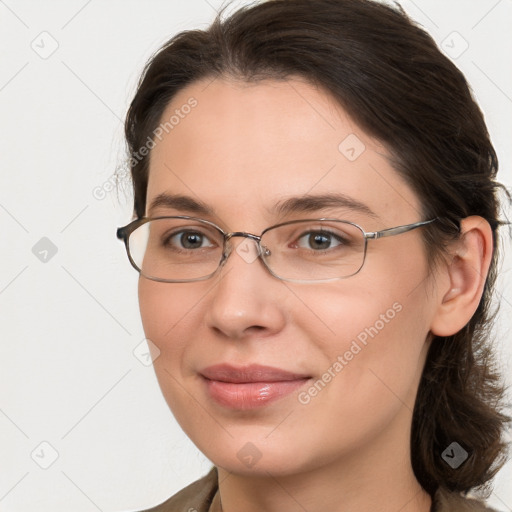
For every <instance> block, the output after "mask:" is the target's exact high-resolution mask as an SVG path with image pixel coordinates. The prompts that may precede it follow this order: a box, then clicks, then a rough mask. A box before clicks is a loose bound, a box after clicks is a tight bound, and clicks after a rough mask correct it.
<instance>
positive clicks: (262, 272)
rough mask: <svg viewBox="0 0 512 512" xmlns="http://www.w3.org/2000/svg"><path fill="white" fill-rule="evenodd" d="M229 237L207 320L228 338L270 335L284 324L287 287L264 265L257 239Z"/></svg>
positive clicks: (208, 307) (212, 293) (211, 293)
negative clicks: (228, 246)
mask: <svg viewBox="0 0 512 512" xmlns="http://www.w3.org/2000/svg"><path fill="white" fill-rule="evenodd" d="M237 235H238V236H242V237H244V238H242V239H241V240H240V239H234V240H230V242H231V243H230V252H229V256H228V259H227V260H226V261H225V263H224V264H223V266H222V267H221V268H220V269H219V271H218V273H217V274H216V276H215V278H214V283H213V289H212V290H211V292H210V293H209V294H208V297H209V302H208V306H207V313H206V317H205V321H206V323H207V325H208V326H209V328H211V329H213V330H215V331H216V332H217V333H222V335H224V336H225V337H227V338H231V339H237V340H239V339H243V338H245V337H248V336H250V335H258V336H264V337H266V336H270V335H273V334H276V333H277V332H279V331H280V330H281V329H283V328H284V325H285V318H286V315H285V311H284V309H283V308H284V304H285V300H284V297H283V294H284V293H286V292H287V290H286V288H285V287H284V286H283V285H282V283H281V282H280V281H279V279H277V278H276V277H274V276H272V275H271V274H270V273H269V272H268V270H267V269H266V268H265V266H264V264H263V262H262V261H261V258H259V257H258V248H257V245H256V241H255V240H254V239H252V238H248V237H245V235H244V234H238V233H237Z"/></svg>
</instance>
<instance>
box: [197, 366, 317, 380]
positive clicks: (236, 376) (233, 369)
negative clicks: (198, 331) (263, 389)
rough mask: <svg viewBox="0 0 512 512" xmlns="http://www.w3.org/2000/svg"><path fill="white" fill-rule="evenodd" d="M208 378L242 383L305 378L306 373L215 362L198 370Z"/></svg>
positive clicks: (306, 376) (270, 367)
mask: <svg viewBox="0 0 512 512" xmlns="http://www.w3.org/2000/svg"><path fill="white" fill-rule="evenodd" d="M199 373H200V374H201V375H202V376H203V377H206V378H207V379H209V380H217V381H220V382H231V383H235V384H243V383H247V382H281V381H291V380H299V379H307V378H309V376H308V375H304V374H299V373H294V372H289V371H287V370H282V369H281V368H274V367H272V366H262V365H259V364H251V365H248V366H232V365H230V364H217V365H214V366H208V367H207V368H205V369H204V370H201V371H200V372H199Z"/></svg>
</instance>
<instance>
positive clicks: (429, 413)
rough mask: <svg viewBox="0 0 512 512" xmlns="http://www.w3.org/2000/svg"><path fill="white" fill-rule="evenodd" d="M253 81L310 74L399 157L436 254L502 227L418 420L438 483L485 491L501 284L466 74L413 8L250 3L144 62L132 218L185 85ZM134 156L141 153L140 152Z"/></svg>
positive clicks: (437, 342)
mask: <svg viewBox="0 0 512 512" xmlns="http://www.w3.org/2000/svg"><path fill="white" fill-rule="evenodd" d="M222 76H226V77H231V78H235V79H240V80H244V81H246V82H256V81H258V80H262V79H278V80H279V79H286V78H287V77H293V76H295V77H302V78H305V79H306V80H308V81H309V82H310V83H312V84H315V85H317V86H319V87H321V88H322V89H323V90H325V91H327V92H328V93H330V94H331V95H332V96H333V97H334V98H335V99H336V100H337V101H338V102H339V104H340V105H341V106H342V107H343V108H344V109H345V110H346V111H347V112H348V114H349V115H350V116H351V117H352V119H354V120H355V122H356V123H357V124H358V125H359V126H360V127H361V128H362V129H363V130H365V131H366V132H367V133H368V134H370V135H372V136H374V137H375V138H376V139H378V140H380V141H381V142H382V143H383V144H384V145H385V146H386V147H387V148H388V150H389V151H390V152H391V154H392V155H393V165H394V167H395V169H396V171H397V172H398V173H400V175H401V176H403V177H404V178H405V179H406V181H407V183H408V184H409V185H410V186H411V187H412V189H413V190H414V191H415V192H416V194H417V195H418V197H419V198H420V200H421V203H422V208H423V212H422V213H423V216H424V218H425V219H430V218H434V217H439V218H440V219H441V222H436V223H433V224H431V225H429V226H428V227H426V228H425V229H424V230H422V231H423V233H424V238H425V244H426V248H427V251H428V255H429V256H431V257H432V258H430V260H431V261H432V262H434V261H437V258H438V256H439V255H442V254H443V248H444V247H445V244H446V243H447V241H449V240H450V239H455V238H457V237H458V236H459V226H460V221H461V219H463V218H465V217H467V216H470V215H480V216H482V217H484V218H485V219H487V221H488V222H489V224H490V225H491V228H492V231H493V235H494V250H495V251H494V256H493V260H492V264H491V268H490V271H489V274H488V276H487V281H486V285H485V289H484V293H483V296H482V298H481V301H480V304H479V306H478V309H477V311H476V312H475V314H474V315H473V317H472V318H471V320H470V321H469V323H468V324H467V325H466V326H465V327H464V329H462V330H461V331H460V332H458V333H456V334H455V335H453V336H449V337H433V340H432V344H431V347H430V351H429V353H428V356H427V361H426V364H425V368H424V371H423V375H422V379H421V382H420V385H419V389H418V394H417V399H416V404H415V409H414V413H413V421H412V435H411V452H412V455H411V457H412V466H413V469H414V472H415V475H416V477H417V479H418V481H419V482H420V484H421V485H422V486H423V488H424V489H425V490H426V491H427V492H429V493H430V494H431V495H433V494H434V493H435V491H436V490H437V489H438V488H439V487H444V488H447V489H449V490H453V491H468V490H470V489H472V488H475V487H482V486H484V484H486V483H487V482H488V481H489V480H490V479H491V478H492V477H493V476H494V475H495V473H496V472H497V471H498V469H499V468H500V467H501V466H502V465H503V463H504V462H505V460H506V458H505V453H506V444H505V443H504V442H503V440H502V437H501V436H502V433H503V430H504V428H505V426H506V423H507V422H508V421H509V418H508V417H507V416H505V415H504V414H503V412H502V410H503V407H502V400H503V397H504V387H503V384H502V383H501V382H500V380H499V378H498V374H497V373H496V369H495V364H494V360H493V357H492V352H491V348H490V340H489V331H490V328H491V323H492V322H491V321H492V320H493V317H494V315H493V314H491V311H490V303H491V295H492V291H493V289H494V283H495V279H496V268H497V267H496V262H497V250H496V249H497V246H498V244H497V240H498V238H497V229H498V227H499V225H500V221H499V220H498V200H497V191H498V188H499V187H500V185H499V184H498V183H497V182H496V181H495V177H496V172H497V168H498V161H497V157H496V153H495V151H494V148H493V146H492V144H491V142H490V140H489V135H488V132H487V129H486V126H485V122H484V119H483V115H482V113H481V111H480V109H479V107H478V106H477V104H476V103H475V101H474V100H473V98H472V95H471V92H470V89H469V87H468V84H467V82H466V80H465V78H464V76H463V74H462V73H461V72H460V71H459V70H458V69H457V67H456V66H455V65H454V64H453V63H452V62H451V61H450V60H449V59H448V58H447V57H445V56H444V55H443V54H442V53H441V52H440V51H439V49H438V48H437V46H436V44H435V42H434V41H433V39H432V38H431V37H430V36H429V35H428V34H427V33H426V32H425V31H424V30H423V29H421V28H420V27H418V26H417V25H416V24H415V23H414V22H412V21H411V20H410V19H409V18H408V17H407V16H406V14H405V13H404V12H403V11H402V10H399V9H395V8H392V7H389V6H385V5H383V4H380V3H377V2H375V1H373V0H269V1H267V2H263V3H256V4H255V5H251V6H247V7H243V8H240V9H239V10H237V11H236V12H235V13H234V14H232V15H230V16H229V17H227V18H226V19H223V11H221V13H219V15H218V16H217V18H216V19H215V21H214V22H213V24H212V25H211V26H210V27H209V28H208V29H207V30H204V31H203V30H191V31H186V32H182V33H180V34H178V35H176V36H175V37H173V38H172V39H171V40H170V41H169V42H167V43H166V44H165V45H164V46H163V47H162V48H161V49H160V50H159V51H158V52H157V53H156V54H155V55H154V56H153V57H152V59H151V60H150V61H149V62H148V64H147V65H146V67H145V69H144V71H143V74H142V76H141V79H140V82H139V84H138V90H137V93H136V95H135V97H134V99H133V101H132V103H131V105H130V109H129V112H128V115H127V119H126V124H125V133H126V139H127V145H128V150H129V152H130V168H131V175H132V180H133V189H134V213H135V215H136V216H137V217H143V216H144V212H145V207H146V191H147V183H148V172H149V156H150V155H147V156H145V157H142V158H141V157H140V156H139V155H138V153H137V152H138V149H139V148H141V147H143V146H144V145H145V144H146V141H147V140H148V137H149V138H151V137H152V135H153V131H154V130H155V129H156V128H157V126H158V125H159V123H160V122H161V116H162V113H163V111H164V109H165V107H166V106H167V105H168V103H169V102H170V101H171V99H172V98H173V97H174V96H175V95H176V93H177V92H178V91H180V90H181V89H183V88H185V87H186V86H187V85H189V84H191V83H192V82H195V81H198V80H200V79H205V78H212V79H213V78H215V77H222ZM135 154H137V158H134V155H135ZM452 442H457V443H458V444H459V445H461V446H462V447H463V448H464V449H465V450H466V451H467V452H468V453H469V458H468V459H467V460H466V461H465V462H464V463H463V464H462V465H461V466H460V467H459V468H457V469H452V467H451V466H450V465H448V464H447V463H446V462H445V461H444V460H443V458H442V457H441V455H442V452H443V451H444V450H445V449H446V448H447V447H448V446H449V445H450V444H451V443H452Z"/></svg>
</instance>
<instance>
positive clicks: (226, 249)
mask: <svg viewBox="0 0 512 512" xmlns="http://www.w3.org/2000/svg"><path fill="white" fill-rule="evenodd" d="M159 219H187V220H195V221H199V222H203V223H205V224H208V225H209V226H212V227H213V228H215V229H216V230H217V231H218V232H219V233H220V234H221V235H222V236H223V237H224V245H223V248H222V258H221V259H220V261H219V265H218V267H217V268H216V269H215V270H214V271H213V272H212V273H211V274H209V275H207V276H204V277H199V278H194V279H161V278H157V277H151V276H146V275H144V274H143V272H142V270H141V269H140V268H139V267H138V266H137V265H136V264H135V262H134V261H133V259H132V257H131V254H130V248H129V243H128V240H129V238H130V235H131V234H132V233H133V232H134V231H135V230H136V229H137V228H139V227H140V226H142V225H144V224H146V223H147V222H150V221H152V220H159ZM436 220H438V218H437V217H436V218H434V219H431V220H425V221H421V222H414V223H413V224H404V225H402V226H395V227H393V228H387V229H383V230H381V231H369V232H367V231H365V230H364V229H363V228H362V227H361V226H359V225H358V224H355V223H354V222H350V221H346V220H342V219H332V218H327V217H324V218H321V219H298V220H291V221H288V222H282V223H280V224H275V225H273V226H270V227H268V228H266V229H264V230H263V231H262V232H261V235H259V236H258V235H254V234H252V233H246V232H244V231H235V232H233V233H226V232H224V231H223V230H222V228H220V227H219V226H217V224H214V223H213V222H210V221H209V220H205V219H200V218H198V217H189V216H187V215H169V216H162V217H152V218H151V217H142V218H139V219H135V220H133V221H132V222H130V223H129V224H127V225H126V226H123V227H120V228H118V229H117V231H116V235H117V238H118V239H119V240H121V241H122V242H124V245H125V248H126V254H127V255H128V259H129V260H130V263H131V265H132V267H133V268H134V269H135V270H137V272H139V274H141V275H142V276H144V277H146V278H147V279H151V280H152V281H158V282H161V283H192V282H195V281H206V280H207V279H210V278H211V277H213V276H214V275H215V274H216V273H217V272H218V271H219V269H220V268H221V267H222V266H223V265H224V264H225V263H226V261H227V259H228V258H229V256H230V254H231V252H232V250H233V246H232V245H229V246H228V244H227V242H228V241H229V240H230V239H231V238H233V237H235V236H239V237H245V238H250V239H251V240H254V241H255V242H256V246H257V247H258V258H259V259H260V260H261V261H262V262H263V265H264V266H265V268H266V269H267V270H268V271H269V272H270V274H271V275H273V276H274V277H276V278H277V279H280V280H282V281H287V282H292V283H324V282H328V281H338V280H339V279H346V278H348V277H352V276H354V275H356V274H357V273H358V272H359V271H360V270H361V269H362V268H363V266H364V263H365V260H366V248H367V244H368V240H377V239H378V238H384V237H387V236H395V235H400V234H402V233H407V232H408V231H412V230H413V229H416V228H419V227H422V226H426V225H427V224H431V223H432V222H434V221H436ZM304 221H306V222H307V221H309V222H317V221H334V222H343V223H345V224H350V225H351V226H354V227H356V228H358V229H359V230H360V231H361V233H363V236H364V251H363V259H362V261H361V266H360V267H359V268H358V269H357V270H356V271H355V272H354V273H352V274H349V275H348V276H342V277H331V278H329V279H313V280H309V279H287V278H283V277H280V276H278V275H277V274H275V273H274V272H273V271H272V269H271V268H270V267H269V266H268V264H267V262H266V261H265V258H264V256H265V255H268V254H269V251H268V249H267V248H265V247H262V246H261V245H260V242H261V237H262V236H263V235H264V234H265V233H266V232H267V231H270V230H271V229H275V228H278V227H280V226H286V225H288V224H295V223H299V222H304Z"/></svg>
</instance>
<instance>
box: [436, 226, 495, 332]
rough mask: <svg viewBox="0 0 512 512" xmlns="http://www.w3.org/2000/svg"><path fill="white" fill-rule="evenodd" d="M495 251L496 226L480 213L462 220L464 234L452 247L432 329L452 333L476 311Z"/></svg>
mask: <svg viewBox="0 0 512 512" xmlns="http://www.w3.org/2000/svg"><path fill="white" fill-rule="evenodd" d="M492 251H493V239H492V230H491V226H490V225H489V223H488V222H487V221H486V220H485V219H484V218H483V217H479V216H471V217H467V218H465V219H463V220H462V221H461V236H460V239H459V240H457V241H456V242H453V244H452V245H451V247H450V248H449V256H448V260H447V262H446V266H445V267H442V269H441V270H440V272H441V273H442V274H443V278H442V279H439V281H438V283H439V284H441V283H442V287H443V288H442V289H441V290H440V295H439V297H440V302H439V304H438V306H437V310H436V312H435V315H434V317H433V319H432V324H431V327H430V331H431V332H432V333H433V334H435V335H437V336H451V335H452V334H455V333H457V332H458V331H460V330H461V329H462V328H463V327H464V326H465V325H466V324H467V323H468V322H469V320H470V319H471V317H472V316H473V314H474V313H475V311H476V309H477V307H478V304H479V302H480V299H481V297H482V292H483V288H484V285H485V280H486V278H487V273H488V271H489V265H490V263H491V258H492Z"/></svg>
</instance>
